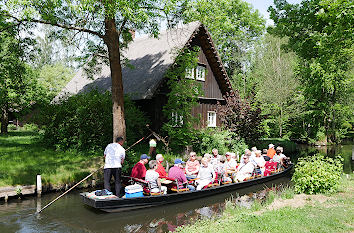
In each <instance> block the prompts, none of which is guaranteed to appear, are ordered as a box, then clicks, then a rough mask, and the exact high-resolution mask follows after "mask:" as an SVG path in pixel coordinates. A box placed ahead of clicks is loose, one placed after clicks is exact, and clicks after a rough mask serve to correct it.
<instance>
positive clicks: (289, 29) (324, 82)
mask: <svg viewBox="0 0 354 233" xmlns="http://www.w3.org/2000/svg"><path fill="white" fill-rule="evenodd" d="M353 10H354V8H353V1H350V0H336V1H329V0H309V1H303V2H302V3H301V4H289V3H287V2H286V0H276V1H275V7H270V8H269V11H270V12H271V14H270V17H271V19H273V20H274V23H275V27H274V28H272V29H270V30H269V31H270V32H271V33H272V34H276V35H280V36H287V37H288V38H289V40H288V47H289V48H291V49H292V50H293V51H294V52H295V53H296V54H297V55H298V57H299V58H300V61H299V66H298V75H299V77H300V78H301V87H302V92H303V95H304V97H305V99H306V100H307V101H306V106H305V107H306V114H307V115H306V116H305V117H304V118H303V119H302V121H303V122H304V125H307V126H308V127H309V128H310V130H309V131H308V133H309V135H308V136H309V137H310V138H315V137H316V134H317V132H318V131H319V130H320V129H321V128H322V127H324V133H325V136H326V139H327V140H328V141H329V142H339V141H340V138H341V137H342V136H343V133H345V131H343V130H344V129H346V128H347V126H345V124H348V123H349V120H350V119H351V120H352V115H353V110H352V109H351V108H347V106H351V105H352V103H351V102H352V100H351V99H350V97H353V94H352V90H353V89H352V88H353V85H352V82H353V78H354V76H353V73H352V72H349V71H350V69H352V67H353V61H354V60H353V57H354V46H353V41H354V40H353V39H354V38H353V35H354V29H353V27H352V25H353V23H354V14H353Z"/></svg>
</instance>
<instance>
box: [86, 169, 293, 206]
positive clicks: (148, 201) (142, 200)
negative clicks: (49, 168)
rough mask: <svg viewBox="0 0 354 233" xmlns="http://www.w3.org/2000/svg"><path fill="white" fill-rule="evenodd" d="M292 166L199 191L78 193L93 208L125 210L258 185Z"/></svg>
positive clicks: (283, 174) (285, 171)
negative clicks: (119, 194)
mask: <svg viewBox="0 0 354 233" xmlns="http://www.w3.org/2000/svg"><path fill="white" fill-rule="evenodd" d="M292 168H293V165H291V166H289V167H288V168H287V169H285V170H284V171H282V172H279V173H276V174H272V175H270V176H265V177H260V178H255V179H252V180H248V181H244V182H240V183H231V184H225V185H221V186H216V187H212V188H208V189H203V190H200V191H191V192H182V193H172V194H167V195H159V196H144V197H136V198H111V199H93V198H90V197H87V194H88V193H81V194H80V195H81V197H82V199H83V201H84V204H86V205H88V206H91V207H93V208H95V209H99V210H102V211H106V212H121V211H127V210H134V209H140V208H148V207H153V206H160V205H166V204H172V203H177V202H182V201H189V200H193V199H199V198H203V197H208V196H212V195H217V194H220V193H225V192H230V191H235V190H238V189H244V188H247V187H250V186H253V185H259V184H263V183H266V182H269V181H272V180H275V179H278V178H281V177H285V176H289V175H290V172H291V170H292Z"/></svg>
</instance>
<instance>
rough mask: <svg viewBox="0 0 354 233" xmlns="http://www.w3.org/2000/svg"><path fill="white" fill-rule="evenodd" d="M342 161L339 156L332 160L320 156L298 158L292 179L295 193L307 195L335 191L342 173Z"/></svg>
mask: <svg viewBox="0 0 354 233" xmlns="http://www.w3.org/2000/svg"><path fill="white" fill-rule="evenodd" d="M342 161H343V159H342V158H341V157H339V156H338V157H337V158H336V159H332V158H325V157H324V156H323V155H320V154H318V155H315V156H312V157H307V158H300V159H299V160H298V162H297V164H296V166H295V173H294V175H293V177H292V181H293V182H294V188H295V191H296V192H298V193H307V194H316V193H332V192H335V191H337V189H338V185H339V181H340V179H341V176H342V173H343V164H342Z"/></svg>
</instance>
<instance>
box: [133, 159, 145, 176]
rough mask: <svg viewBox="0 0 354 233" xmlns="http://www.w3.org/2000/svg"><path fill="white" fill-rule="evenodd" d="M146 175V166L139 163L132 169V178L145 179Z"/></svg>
mask: <svg viewBox="0 0 354 233" xmlns="http://www.w3.org/2000/svg"><path fill="white" fill-rule="evenodd" d="M145 174H146V168H145V166H144V165H143V164H142V163H140V161H139V162H137V163H136V164H135V166H134V167H133V169H132V174H131V175H130V176H131V177H134V178H139V179H145Z"/></svg>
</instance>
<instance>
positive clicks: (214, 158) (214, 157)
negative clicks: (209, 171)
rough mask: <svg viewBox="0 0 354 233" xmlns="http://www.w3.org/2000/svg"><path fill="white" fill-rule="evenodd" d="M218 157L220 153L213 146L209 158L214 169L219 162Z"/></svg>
mask: <svg viewBox="0 0 354 233" xmlns="http://www.w3.org/2000/svg"><path fill="white" fill-rule="evenodd" d="M220 158H221V155H219V151H218V149H216V148H214V149H213V150H212V156H211V160H210V163H211V164H212V165H213V167H214V169H215V167H216V166H217V164H218V163H219V161H220Z"/></svg>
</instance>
